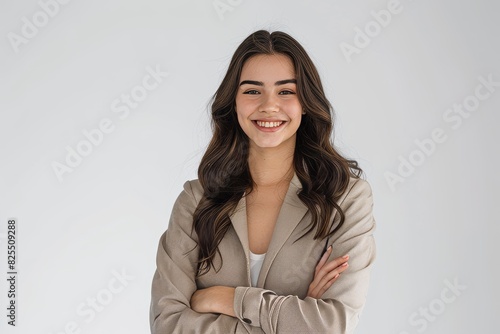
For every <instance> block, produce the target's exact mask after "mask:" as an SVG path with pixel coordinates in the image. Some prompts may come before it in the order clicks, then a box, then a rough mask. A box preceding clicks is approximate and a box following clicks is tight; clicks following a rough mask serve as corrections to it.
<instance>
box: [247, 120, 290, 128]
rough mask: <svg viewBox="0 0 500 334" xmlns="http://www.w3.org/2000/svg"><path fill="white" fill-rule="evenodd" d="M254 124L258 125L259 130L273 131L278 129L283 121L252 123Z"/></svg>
mask: <svg viewBox="0 0 500 334" xmlns="http://www.w3.org/2000/svg"><path fill="white" fill-rule="evenodd" d="M254 123H255V124H257V125H258V127H260V128H266V129H273V128H279V127H280V126H281V125H282V124H283V123H285V122H284V121H254Z"/></svg>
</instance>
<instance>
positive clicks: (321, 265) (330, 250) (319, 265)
mask: <svg viewBox="0 0 500 334" xmlns="http://www.w3.org/2000/svg"><path fill="white" fill-rule="evenodd" d="M330 254H332V246H329V247H328V248H327V250H326V252H325V253H324V254H323V256H322V257H321V259H320V260H319V262H318V264H317V265H316V269H315V270H314V275H316V274H317V273H318V271H319V270H320V269H321V268H322V267H323V265H324V264H325V262H326V260H328V258H329V257H330Z"/></svg>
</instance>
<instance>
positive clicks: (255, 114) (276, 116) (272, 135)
mask: <svg viewBox="0 0 500 334" xmlns="http://www.w3.org/2000/svg"><path fill="white" fill-rule="evenodd" d="M236 113H237V115H238V122H239V124H240V126H241V128H242V129H243V131H244V132H245V133H246V135H247V136H248V138H249V139H250V148H251V149H252V148H257V147H258V148H277V147H283V148H285V147H287V148H293V147H295V138H296V133H297V129H298V128H299V125H300V121H301V119H302V106H301V105H300V103H299V99H298V97H297V84H296V80H295V71H294V67H293V63H292V61H291V60H290V58H288V57H287V56H285V55H281V54H277V55H256V56H253V57H251V58H250V59H248V60H247V61H246V62H245V64H244V65H243V68H242V71H241V77H240V83H239V87H238V93H237V95H236Z"/></svg>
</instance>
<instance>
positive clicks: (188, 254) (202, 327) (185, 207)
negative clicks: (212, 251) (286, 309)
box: [150, 181, 259, 334]
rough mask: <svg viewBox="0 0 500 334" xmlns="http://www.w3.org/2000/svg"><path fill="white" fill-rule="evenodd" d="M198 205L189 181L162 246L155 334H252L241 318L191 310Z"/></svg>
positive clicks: (154, 301)
mask: <svg viewBox="0 0 500 334" xmlns="http://www.w3.org/2000/svg"><path fill="white" fill-rule="evenodd" d="M196 205H197V201H196V199H195V197H194V194H193V191H192V189H191V185H190V183H189V181H188V182H186V183H185V184H184V190H183V191H182V193H181V194H180V195H179V197H178V198H177V200H176V202H175V204H174V206H173V209H172V213H171V216H170V222H169V226H168V229H167V231H166V232H165V233H164V234H163V235H162V236H161V238H160V242H159V246H158V252H157V258H156V266H157V268H156V271H155V274H154V276H153V282H152V290H151V307H150V326H151V333H152V334H171V333H182V334H187V333H207V334H209V333H214V334H216V333H217V334H220V333H249V331H248V330H247V329H246V327H245V325H243V324H242V323H241V322H240V321H239V320H238V319H237V318H233V317H229V316H226V315H220V314H211V313H203V314H201V313H197V312H195V311H193V310H192V309H191V307H190V300H191V296H192V295H193V293H194V292H195V291H196V290H197V286H196V281H195V275H196V262H197V260H198V248H197V237H196V232H195V231H194V230H192V222H193V213H194V210H195V208H196ZM250 330H252V329H251V328H250ZM257 332H259V331H257Z"/></svg>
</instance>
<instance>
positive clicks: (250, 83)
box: [240, 79, 297, 86]
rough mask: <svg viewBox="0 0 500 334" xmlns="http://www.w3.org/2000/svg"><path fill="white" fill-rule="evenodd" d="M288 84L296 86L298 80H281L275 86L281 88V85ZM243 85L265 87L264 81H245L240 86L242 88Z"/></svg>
mask: <svg viewBox="0 0 500 334" xmlns="http://www.w3.org/2000/svg"><path fill="white" fill-rule="evenodd" d="M287 83H294V84H296V83H297V80H296V79H285V80H279V81H276V82H275V83H274V85H275V86H279V85H284V84H287ZM242 85H255V86H264V83H263V82H262V81H255V80H243V81H242V82H240V86H242Z"/></svg>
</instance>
